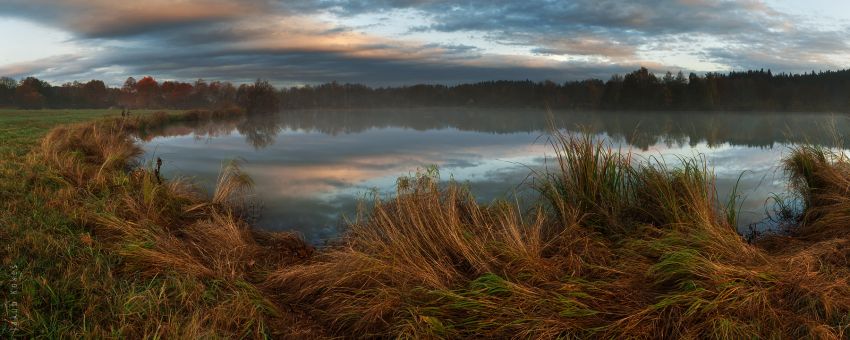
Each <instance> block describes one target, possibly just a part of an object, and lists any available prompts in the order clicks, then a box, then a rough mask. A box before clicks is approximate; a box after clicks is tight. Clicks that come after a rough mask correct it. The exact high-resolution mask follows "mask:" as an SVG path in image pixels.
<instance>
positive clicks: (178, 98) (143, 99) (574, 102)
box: [0, 67, 850, 111]
mask: <svg viewBox="0 0 850 340" xmlns="http://www.w3.org/2000/svg"><path fill="white" fill-rule="evenodd" d="M234 106H240V107H243V108H246V109H248V110H249V111H256V110H275V109H280V108H283V109H308V108H370V107H426V106H474V107H550V108H557V109H590V110H730V111H752V110H771V111H832V110H847V109H850V70H839V71H823V72H819V73H815V72H814V71H812V72H811V73H802V74H791V73H780V74H773V73H772V72H771V71H770V70H766V71H765V70H749V71H743V72H729V73H706V74H704V75H697V74H695V73H690V74H689V75H687V76H685V74H684V73H683V72H681V71H680V72H678V73H676V74H673V73H672V72H669V71H668V72H666V73H665V74H663V75H660V76H659V75H657V74H655V73H653V72H651V71H650V70H648V69H646V68H643V67H642V68H640V69H638V70H635V71H633V72H630V73H628V74H625V75H619V74H615V75H613V76H612V77H611V78H610V79H609V80H607V81H602V80H600V79H588V80H581V81H566V82H562V83H556V82H553V81H548V80H547V81H542V82H535V81H530V80H524V81H513V80H500V81H486V82H478V83H470V84H458V85H435V84H419V85H412V86H400V87H370V86H366V85H362V84H348V83H346V84H340V83H337V82H331V83H326V84H321V85H305V86H297V87H288V88H280V89H277V88H275V87H274V86H272V85H271V84H270V83H269V82H267V81H263V80H257V81H256V82H254V83H253V84H241V85H239V86H236V85H234V84H232V83H230V82H226V81H209V82H208V81H205V80H203V79H199V80H197V81H195V82H193V83H188V82H180V81H171V80H169V81H162V82H159V81H157V80H156V79H154V78H153V77H150V76H147V77H143V78H141V79H139V80H136V79H135V78H133V77H130V78H128V79H127V80H126V81H125V82H124V84H123V86H121V87H110V86H108V85H106V84H105V83H104V82H103V81H101V80H90V81H88V82H85V83H83V82H77V81H75V82H69V83H65V84H62V85H60V86H54V85H51V84H49V83H48V82H46V81H43V80H40V79H37V78H35V77H27V78H24V79H21V80H20V81H15V80H14V79H12V78H8V77H3V78H0V107H17V108H22V109H41V108H108V107H124V108H131V109H133V108H135V109H166V108H169V109H188V108H213V109H219V108H227V107H234Z"/></svg>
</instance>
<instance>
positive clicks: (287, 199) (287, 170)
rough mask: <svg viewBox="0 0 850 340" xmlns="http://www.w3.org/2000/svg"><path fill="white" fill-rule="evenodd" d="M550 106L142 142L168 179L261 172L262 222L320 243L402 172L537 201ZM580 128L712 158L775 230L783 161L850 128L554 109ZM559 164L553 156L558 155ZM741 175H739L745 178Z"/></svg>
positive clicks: (307, 117)
mask: <svg viewBox="0 0 850 340" xmlns="http://www.w3.org/2000/svg"><path fill="white" fill-rule="evenodd" d="M548 116H549V115H548V114H547V113H546V111H545V110H540V109H469V108H428V109H375V110H319V111H288V112H281V113H278V114H266V115H255V116H251V117H247V118H244V117H242V118H234V119H230V120H223V121H216V122H202V123H196V124H191V125H189V124H174V125H170V126H166V127H163V128H162V129H159V130H157V131H155V132H153V133H151V134H150V135H147V136H144V137H143V148H144V151H145V155H144V158H145V159H146V160H151V159H155V158H156V157H160V158H162V160H163V166H162V171H163V173H164V174H165V175H166V176H169V177H176V176H180V177H190V178H192V179H193V180H194V181H195V182H196V183H198V184H199V185H200V186H201V187H202V188H204V189H206V190H212V188H213V186H214V183H215V179H216V178H217V176H218V173H219V171H220V170H221V168H222V165H223V164H224V163H226V162H228V161H230V160H234V159H238V160H240V161H241V162H242V166H243V169H244V170H245V171H246V172H247V173H248V174H249V175H250V176H251V177H252V178H253V180H254V182H255V192H256V196H257V198H258V199H259V200H260V201H261V202H262V206H263V208H262V212H261V215H260V217H259V220H258V221H257V223H256V225H257V226H258V227H259V228H263V229H268V230H291V231H295V232H298V233H300V234H302V235H303V236H304V238H305V239H307V240H308V241H310V242H312V243H314V244H321V243H323V242H324V241H326V240H332V239H334V238H335V237H337V236H338V235H339V232H340V230H341V226H342V225H344V224H343V223H342V221H343V218H345V217H348V218H353V217H354V216H355V212H356V211H357V206H358V202H360V201H362V200H363V199H369V198H370V197H372V196H371V195H372V194H373V193H378V194H381V195H384V196H388V195H391V194H392V193H393V192H394V191H395V185H396V179H397V178H398V177H399V176H403V175H408V174H412V173H415V172H416V171H417V170H423V169H426V168H429V167H432V166H436V167H437V168H438V169H439V172H440V178H441V179H442V180H455V181H458V182H461V183H465V184H466V185H468V186H469V188H470V189H471V191H472V192H473V194H475V196H476V197H477V199H478V200H479V201H482V202H489V201H491V200H494V199H498V198H509V199H511V200H515V201H516V202H518V204H519V205H521V206H530V205H531V204H533V203H534V201H535V200H536V195H535V194H534V192H533V190H531V189H530V188H529V184H530V183H531V182H532V181H533V178H532V177H529V174H530V173H531V172H532V171H541V170H543V169H545V168H546V166H547V164H548V166H549V167H552V166H554V164H553V163H552V159H551V157H552V156H553V155H554V152H553V150H552V147H551V146H550V145H549V144H548V143H547V139H546V135H545V131H546V128H547V126H548V123H547V122H548V121H549V120H548V119H547V117H548ZM551 116H552V117H553V120H554V122H555V124H556V125H557V126H558V128H560V129H564V130H566V131H568V132H570V133H577V134H592V135H593V136H595V137H596V138H598V139H600V140H606V141H609V142H610V143H612V144H613V145H614V146H615V147H619V148H622V149H623V150H631V151H632V152H633V153H634V154H635V155H636V156H638V157H643V158H651V157H655V158H662V159H664V160H665V161H668V163H669V164H671V165H672V164H675V163H677V162H678V161H679V158H678V157H680V156H685V157H705V159H706V161H707V163H708V165H709V167H710V168H711V169H713V171H714V173H715V175H716V177H717V187H718V192H719V194H720V195H723V196H722V197H726V196H727V195H728V194H729V192H730V190H731V188H732V187H733V186H734V185H735V183H739V185H738V193H739V194H740V195H741V198H742V202H741V209H742V213H741V216H740V217H739V221H738V228H739V230H741V231H746V230H747V229H748V228H749V227H750V226H756V227H757V228H760V229H761V228H765V226H766V225H767V224H766V223H765V221H764V220H765V217H766V216H767V215H766V214H767V209H768V208H770V204H768V205H767V206H766V202H768V199H769V198H770V197H771V196H772V195H774V194H779V195H782V194H783V193H785V192H786V191H787V185H786V181H785V176H784V173H783V172H782V169H781V167H780V162H781V160H782V158H783V157H784V156H785V155H787V154H788V152H789V148H790V147H791V146H793V145H794V144H797V143H814V144H819V145H827V146H834V145H840V144H837V142H836V141H837V140H840V139H841V136H842V133H846V132H848V131H850V123H849V122H848V119H847V117H846V116H845V115H844V114H823V113H769V112H765V113H726V112H560V111H559V112H553V113H552V114H551ZM547 159H548V162H547ZM739 176H740V181H738V179H739Z"/></svg>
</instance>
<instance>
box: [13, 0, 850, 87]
mask: <svg viewBox="0 0 850 340" xmlns="http://www.w3.org/2000/svg"><path fill="white" fill-rule="evenodd" d="M398 11H405V13H408V14H410V13H413V14H411V15H414V16H416V17H418V18H420V19H421V23H418V22H417V23H415V24H411V25H410V27H411V28H415V29H413V31H411V32H409V34H426V35H427V34H429V33H440V34H444V33H449V34H454V33H460V34H465V33H476V34H478V36H480V37H483V38H484V39H485V41H483V42H486V43H489V44H495V46H506V47H511V48H515V49H524V50H526V51H527V52H528V55H527V56H511V55H499V54H495V53H494V52H492V51H490V50H488V49H487V48H483V47H482V46H483V45H481V44H480V43H482V41H479V42H475V41H471V42H470V43H464V44H458V43H448V42H446V43H444V42H435V41H414V40H409V41H408V40H405V35H404V34H402V35H400V36H399V35H396V36H395V37H394V38H386V37H382V36H376V35H370V34H367V33H363V32H364V31H363V30H366V31H368V28H370V27H374V26H375V25H379V24H378V23H376V22H374V20H377V21H379V22H382V21H385V20H388V18H391V17H393V16H395V15H396V14H397V13H398ZM362 14H370V15H372V16H375V15H378V16H382V17H381V18H379V19H374V18H371V19H369V20H373V22H366V23H364V24H362V25H361V24H349V25H343V24H340V23H334V22H328V21H327V19H326V17H327V16H328V15H330V16H334V15H335V16H338V17H343V18H349V19H352V18H357V17H358V16H359V15H362ZM0 16H11V17H21V18H26V19H30V20H33V21H36V22H39V23H43V24H46V25H50V26H54V27H57V28H60V29H63V30H66V31H68V32H71V33H72V34H73V35H74V38H73V39H74V41H75V42H76V43H77V44H79V45H83V46H86V47H96V48H97V49H96V50H97V52H96V53H86V54H85V55H69V56H60V57H51V58H46V59H41V60H33V61H30V62H27V63H20V64H15V65H5V66H0V73H2V74H5V75H13V76H22V75H29V74H37V75H40V76H44V77H47V78H48V79H53V80H71V79H86V78H105V77H110V76H112V77H115V79H108V80H110V81H112V82H116V81H120V79H118V78H120V77H122V76H126V75H127V74H132V75H144V74H150V75H154V76H157V77H161V78H180V79H192V78H198V77H204V78H212V79H227V80H234V81H250V80H252V79H255V78H258V77H262V78H268V79H271V80H272V81H274V82H275V83H278V84H291V83H317V82H325V81H332V80H336V81H341V82H364V83H368V84H373V85H384V84H409V83H418V82H447V83H453V82H465V81H475V80H491V79H535V80H542V79H555V80H562V79H580V78H587V77H593V78H603V79H604V78H607V77H608V76H609V75H610V74H611V73H615V72H616V73H622V72H626V71H628V70H631V69H634V68H636V67H638V66H640V65H646V66H650V67H655V68H658V70H659V71H661V70H663V68H674V69H677V68H680V67H681V66H680V65H664V64H663V63H659V62H657V61H653V60H647V58H646V57H645V56H644V54H642V53H644V52H646V51H650V52H665V51H678V50H688V51H686V52H688V53H691V55H694V56H696V57H698V58H700V59H701V60H702V61H707V62H714V63H717V64H719V65H726V66H728V67H730V68H750V67H755V68H761V67H771V66H772V67H774V68H776V69H784V70H791V71H797V70H800V69H810V68H811V67H812V66H817V65H822V66H823V67H833V68H834V67H841V66H844V67H846V66H845V65H835V62H834V61H832V60H834V58H832V59H831V57H830V56H831V55H833V54H835V53H843V52H847V51H848V50H850V47H848V45H847V39H846V38H845V37H846V34H847V33H848V32H847V31H846V30H836V31H821V30H816V29H811V28H807V27H803V26H801V24H800V23H799V22H798V21H797V20H795V18H793V17H791V16H789V15H787V14H783V13H779V12H777V11H775V10H773V9H772V8H770V7H769V6H767V5H765V4H764V3H763V2H761V1H735V2H731V1H707V0H680V1H660V0H653V1H649V0H644V1H630V2H623V1H609V0H597V1H590V0H579V1H536V0H530V1H529V0H526V1H469V2H464V3H460V4H459V3H457V2H454V1H442V0H438V1H427V0H384V1H363V0H299V1H272V0H258V1H243V2H233V1H224V0H193V1H181V2H172V1H165V0H147V1H144V2H128V3H124V2H116V1H109V0H67V1H46V0H8V1H4V2H2V3H0ZM320 17H322V18H325V19H319V18H320ZM353 22H357V20H354V21H353ZM706 40H709V41H714V42H719V43H716V44H715V45H711V46H705V45H704V43H705V41H706ZM717 45H720V47H718V46H717ZM535 55H536V57H535ZM543 56H564V57H567V60H569V61H564V62H556V61H553V60H549V59H546V58H544V57H543ZM535 58H540V59H535ZM63 59H64V60H63ZM108 70H111V71H110V72H112V73H104V72H105V71H108ZM696 71H699V70H696ZM120 72H123V73H124V74H123V75H119V74H118V73H120Z"/></svg>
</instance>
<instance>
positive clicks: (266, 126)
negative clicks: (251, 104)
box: [236, 114, 283, 149]
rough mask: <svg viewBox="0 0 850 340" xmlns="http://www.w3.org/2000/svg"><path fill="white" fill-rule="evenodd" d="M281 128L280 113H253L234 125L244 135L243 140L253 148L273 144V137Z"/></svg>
mask: <svg viewBox="0 0 850 340" xmlns="http://www.w3.org/2000/svg"><path fill="white" fill-rule="evenodd" d="M282 128H283V126H282V124H281V123H280V115H277V114H253V115H251V116H249V117H248V119H245V120H243V121H242V122H240V123H239V124H237V125H236V130H237V131H239V133H240V134H242V135H243V136H245V140H246V141H248V143H249V144H251V145H252V146H254V148H255V149H262V148H265V147H267V146H269V145H272V144H274V141H275V137H277V134H278V133H280V130H281V129H282Z"/></svg>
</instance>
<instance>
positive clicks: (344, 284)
mask: <svg viewBox="0 0 850 340" xmlns="http://www.w3.org/2000/svg"><path fill="white" fill-rule="evenodd" d="M238 114H242V112H239V111H228V112H209V111H191V112H162V113H156V112H139V113H137V114H136V115H134V116H133V117H129V118H122V117H120V115H118V114H116V113H114V112H107V111H68V110H62V111H45V112H40V113H39V112H37V111H9V110H6V111H3V110H0V139H2V141H3V144H2V149H0V152H2V161H0V204H2V206H0V211H2V212H3V214H2V215H0V227H2V228H0V239H2V240H3V246H4V247H3V248H2V250H0V258H2V262H3V266H4V270H3V271H0V281H2V282H3V287H2V289H3V290H2V291H0V294H2V295H3V297H4V300H5V301H14V302H15V303H16V304H17V307H18V309H17V310H15V311H13V310H12V309H10V308H9V303H7V304H6V310H5V311H4V313H5V314H4V321H6V322H4V324H3V326H2V327H3V328H2V329H0V332H2V333H0V334H2V335H3V336H4V337H5V336H7V335H13V336H20V337H51V338H56V337H67V338H78V337H91V338H102V337H124V338H139V337H163V338H199V337H204V338H206V337H213V338H218V337H227V338H230V337H248V338H267V337H271V338H384V337H392V338H398V337H400V338H463V337H492V338H599V337H602V338H622V337H642V338H659V337H675V338H679V337H682V338H724V339H728V338H827V339H829V338H836V339H837V338H844V337H848V336H850V284H848V282H847V281H848V279H850V238H848V233H847V227H846V226H847V225H848V222H850V192H848V190H850V189H848V188H850V160H848V159H847V158H846V157H845V156H844V154H843V153H837V152H833V151H831V150H830V149H827V148H821V147H813V146H801V147H798V148H796V149H795V150H794V151H793V152H792V153H791V155H790V156H788V157H787V158H786V159H785V161H784V164H783V166H784V168H785V170H786V172H787V175H788V178H789V183H790V185H791V186H792V188H793V189H794V192H795V199H796V200H797V201H798V202H799V204H800V206H801V210H800V211H796V210H793V209H789V210H787V211H785V210H783V214H782V215H781V216H779V217H781V219H782V222H783V223H784V224H785V225H786V226H787V230H784V231H783V232H782V233H775V234H766V235H760V236H759V237H758V238H756V239H752V240H749V239H747V238H746V237H744V236H742V235H740V234H738V232H737V230H736V228H735V223H734V220H735V218H736V209H735V207H736V203H735V199H734V196H733V197H732V198H731V199H730V198H729V197H719V196H718V195H717V193H716V190H715V186H714V182H713V181H714V178H713V175H712V173H711V171H710V170H709V169H708V167H707V165H706V164H705V163H704V161H702V160H701V159H699V158H696V159H689V160H684V161H683V162H682V163H683V165H681V166H676V167H671V166H668V165H666V164H664V163H661V162H659V161H653V160H638V159H635V158H633V157H631V155H630V154H629V153H628V151H623V150H617V149H613V148H612V147H610V145H608V144H606V143H605V142H594V141H593V140H591V139H589V138H585V137H577V136H572V135H567V134H562V133H559V132H558V131H552V133H551V136H550V141H551V145H552V147H553V149H554V150H555V151H556V153H557V157H556V159H555V162H556V164H557V167H556V168H555V169H552V170H550V171H548V172H545V173H536V174H533V176H534V177H535V178H536V179H537V180H535V181H534V183H535V188H536V189H537V190H538V191H539V192H540V194H541V197H542V199H541V202H540V204H539V205H538V206H537V207H536V208H534V209H531V210H528V211H526V210H520V209H518V208H517V207H516V206H515V205H513V204H512V203H511V202H510V201H497V202H493V203H491V204H486V205H483V204H479V203H477V202H476V200H475V199H474V197H472V195H471V194H470V193H469V192H468V191H467V190H466V189H465V188H464V187H463V186H462V185H459V184H455V183H449V184H439V183H440V182H439V181H438V180H437V179H438V177H437V176H438V174H437V173H435V172H429V173H422V174H417V175H413V176H409V177H402V178H400V179H399V181H398V194H397V195H396V196H395V197H394V198H391V199H386V200H377V199H376V200H375V201H373V202H370V208H371V209H370V213H369V214H366V215H364V216H361V218H359V219H357V220H356V221H353V222H352V223H351V225H349V226H348V230H347V231H346V232H345V234H344V236H343V237H342V238H341V239H340V240H339V241H338V242H336V243H334V244H332V245H329V246H327V247H324V248H321V249H313V248H312V247H310V246H308V245H306V244H305V243H304V242H303V241H302V240H301V239H299V237H298V236H297V235H294V234H291V233H280V232H278V233H272V232H264V231H260V230H255V229H253V228H251V226H250V224H249V223H248V222H247V221H248V220H250V216H251V203H250V200H249V197H250V196H249V194H250V191H251V184H252V183H251V179H250V178H249V177H248V176H246V175H245V174H244V173H243V172H242V171H241V170H240V169H239V166H238V164H236V163H234V164H231V165H229V166H227V167H225V168H224V169H223V171H222V173H221V175H220V179H219V183H218V186H217V189H216V190H215V191H214V192H212V193H203V192H200V191H199V190H198V189H197V188H196V187H195V186H194V185H193V184H192V183H188V182H186V181H182V180H179V179H167V178H162V177H161V176H159V174H158V173H157V172H156V171H155V166H154V165H153V164H139V163H138V161H137V157H138V156H139V154H140V152H141V151H140V148H139V146H138V145H137V144H136V142H135V141H134V139H133V137H134V136H136V135H139V134H142V133H144V132H145V131H146V130H147V129H150V128H155V127H157V126H160V125H161V124H165V123H168V122H172V121H176V120H203V119H212V118H214V117H217V116H232V115H238ZM13 267H14V268H17V269H18V270H17V271H19V272H20V273H17V271H12V270H9V269H8V268H13ZM13 280H15V281H16V282H19V284H18V285H19V292H18V293H16V294H11V293H10V292H12V291H13V290H12V287H11V282H13ZM12 313H16V314H14V316H15V317H16V318H17V319H19V324H18V325H13V324H11V323H10V321H11V317H12V316H13V314H12Z"/></svg>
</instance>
